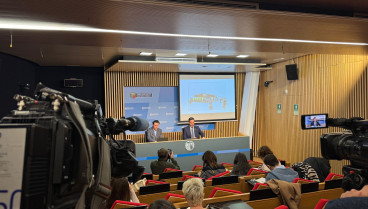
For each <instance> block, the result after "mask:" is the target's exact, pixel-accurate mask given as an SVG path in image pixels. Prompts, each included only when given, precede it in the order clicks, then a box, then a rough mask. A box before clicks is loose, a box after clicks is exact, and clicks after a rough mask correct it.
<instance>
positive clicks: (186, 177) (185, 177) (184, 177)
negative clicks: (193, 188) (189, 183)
mask: <svg viewBox="0 0 368 209" xmlns="http://www.w3.org/2000/svg"><path fill="white" fill-rule="evenodd" d="M190 178H198V179H203V178H200V177H196V176H189V175H185V176H183V178H182V179H181V180H182V181H185V180H187V179H190Z"/></svg>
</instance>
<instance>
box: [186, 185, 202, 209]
mask: <svg viewBox="0 0 368 209" xmlns="http://www.w3.org/2000/svg"><path fill="white" fill-rule="evenodd" d="M182 191H183V194H184V197H185V199H186V200H187V202H188V205H189V208H190V209H203V207H202V202H203V198H204V189H203V181H202V179H199V178H190V179H188V180H186V181H185V182H184V184H183V189H182Z"/></svg>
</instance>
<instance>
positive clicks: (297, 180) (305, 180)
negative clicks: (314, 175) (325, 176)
mask: <svg viewBox="0 0 368 209" xmlns="http://www.w3.org/2000/svg"><path fill="white" fill-rule="evenodd" d="M313 182H314V181H312V180H308V179H302V178H295V179H294V181H293V183H299V184H308V183H313Z"/></svg>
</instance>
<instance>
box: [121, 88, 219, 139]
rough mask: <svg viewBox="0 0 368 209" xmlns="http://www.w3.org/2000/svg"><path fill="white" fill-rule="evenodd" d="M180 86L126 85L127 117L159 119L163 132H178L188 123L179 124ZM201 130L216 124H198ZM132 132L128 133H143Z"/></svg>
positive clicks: (128, 132) (150, 120)
mask: <svg viewBox="0 0 368 209" xmlns="http://www.w3.org/2000/svg"><path fill="white" fill-rule="evenodd" d="M178 98H179V97H178V87H124V101H125V117H131V116H137V117H141V118H144V119H146V120H148V122H149V123H150V126H151V125H152V121H154V120H159V121H160V128H161V129H162V131H163V132H178V131H181V129H182V127H184V126H186V125H178V119H179V115H178V114H179V106H178V105H179V102H178ZM198 126H199V127H200V128H201V130H213V129H215V124H213V123H212V124H198ZM142 133H144V132H142V131H140V132H130V131H127V134H142Z"/></svg>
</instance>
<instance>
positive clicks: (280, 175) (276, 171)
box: [263, 154, 299, 182]
mask: <svg viewBox="0 0 368 209" xmlns="http://www.w3.org/2000/svg"><path fill="white" fill-rule="evenodd" d="M263 162H264V163H265V164H266V166H267V167H268V168H269V169H270V170H271V171H270V172H268V174H267V176H266V181H268V180H271V179H278V180H283V181H287V182H293V181H294V179H295V178H299V176H298V172H296V171H294V170H293V169H291V168H286V167H285V166H283V165H281V164H280V161H279V160H278V159H277V158H276V156H275V155H273V154H269V155H266V157H265V158H264V159H263Z"/></svg>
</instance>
